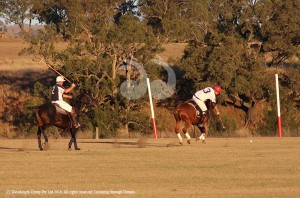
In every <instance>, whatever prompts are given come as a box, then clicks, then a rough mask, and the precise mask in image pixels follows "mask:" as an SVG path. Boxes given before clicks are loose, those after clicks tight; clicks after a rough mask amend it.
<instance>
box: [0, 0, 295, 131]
mask: <svg viewBox="0 0 300 198" xmlns="http://www.w3.org/2000/svg"><path fill="white" fill-rule="evenodd" d="M0 6H1V8H2V11H1V14H2V15H5V16H6V17H7V18H8V19H9V20H10V21H11V22H14V23H17V24H22V22H23V21H24V17H25V18H28V19H32V18H33V16H34V17H36V18H37V19H38V20H39V21H40V22H42V23H44V24H46V25H45V28H44V30H40V31H39V32H38V33H36V34H33V35H29V36H27V37H26V39H27V41H28V42H29V43H30V47H28V48H27V49H25V50H24V51H23V52H24V53H25V52H26V53H31V54H35V55H36V57H37V58H39V59H41V58H42V59H43V60H45V62H46V63H47V64H50V65H52V66H53V67H54V68H56V69H58V70H59V71H61V72H62V73H64V74H65V75H67V76H72V77H73V80H74V81H75V82H77V83H78V84H79V85H80V88H85V89H88V90H90V91H92V92H93V93H94V94H95V96H96V97H98V98H99V99H100V100H101V101H103V102H109V104H107V105H106V106H105V108H99V109H98V110H96V111H95V112H94V114H95V115H97V116H98V115H99V116H100V117H101V118H98V119H97V118H95V119H94V122H98V124H99V123H100V122H101V124H102V126H104V127H106V128H107V130H108V131H109V130H112V128H114V129H116V128H117V127H116V125H119V124H120V123H123V124H125V125H126V126H127V127H128V126H129V125H130V124H131V123H132V124H133V125H135V126H136V127H138V128H140V130H142V129H143V128H145V126H146V125H147V124H146V123H145V120H147V116H146V114H144V115H143V116H141V115H139V114H141V112H142V107H143V103H144V97H140V98H139V99H137V100H130V99H128V98H126V97H124V96H122V93H121V89H120V87H121V84H122V83H123V82H124V81H125V82H126V83H127V84H126V86H127V88H128V90H129V88H131V89H135V90H137V88H134V87H136V84H135V83H133V82H134V81H136V82H138V83H140V85H142V80H141V79H142V75H141V73H140V71H139V70H138V68H137V67H134V65H133V62H136V61H138V63H139V64H140V65H142V66H143V68H144V69H145V71H147V74H148V75H150V76H153V77H156V78H160V79H166V72H164V71H163V68H161V67H160V66H158V65H157V64H155V63H154V62H152V61H151V60H152V59H153V58H154V55H155V54H156V53H158V52H159V51H161V50H162V49H161V44H162V43H168V42H187V43H188V46H187V48H186V49H185V52H184V56H183V57H182V58H181V59H180V60H179V61H178V62H177V63H176V64H177V66H178V67H179V68H180V70H182V71H183V73H184V75H183V78H182V79H178V80H181V81H183V83H182V85H183V86H181V87H180V89H188V90H189V91H190V94H192V92H194V91H196V89H200V88H203V87H204V86H212V85H213V84H220V85H221V86H222V88H223V90H224V92H223V96H222V97H223V100H222V102H223V104H233V105H237V103H236V101H239V102H240V103H239V105H240V106H241V108H242V109H244V111H245V112H246V114H249V112H252V109H253V108H254V107H255V105H256V104H258V103H259V102H261V101H271V100H273V99H274V97H273V96H274V86H273V85H272V84H271V82H273V81H274V75H273V74H274V73H275V72H281V73H282V76H283V77H282V78H281V86H284V87H285V93H284V94H285V97H286V98H288V97H289V96H288V94H290V95H291V93H292V95H293V97H297V96H298V95H299V94H300V93H299V89H300V85H299V80H298V76H299V70H300V68H299V52H300V49H299V44H300V1H299V0H287V1H279V0H278V1H277V0H233V1H224V0H202V1H199V0H126V1H124V0H123V1H122V0H114V1H111V0H100V1H99V0H76V1H69V0H46V1H43V2H42V3H41V2H39V1H33V0H22V1H21V0H20V1H4V0H1V4H0ZM20 8H22V9H20ZM17 9H18V10H17ZM16 10H17V11H16ZM59 42H65V43H66V47H65V48H64V49H59V47H58V45H57V43H59ZM278 68H284V70H279V69H278ZM140 81H141V82H140ZM191 87H192V88H191ZM139 89H142V91H143V90H144V89H145V87H143V86H139ZM140 91H141V90H140ZM177 93H179V94H180V93H186V92H177ZM176 97H178V98H180V96H176ZM229 101H230V102H229ZM286 106H290V104H289V102H286ZM290 108H293V111H294V112H295V111H297V109H296V108H297V106H292V107H290ZM118 112H120V113H118ZM137 115H139V116H137ZM295 115H298V114H295ZM97 116H96V117H97ZM293 119H296V117H295V116H294V117H292V120H293ZM100 120H101V121H100ZM116 123H117V124H116ZM133 125H131V126H133ZM142 126H143V127H142Z"/></svg>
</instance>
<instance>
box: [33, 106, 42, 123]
mask: <svg viewBox="0 0 300 198" xmlns="http://www.w3.org/2000/svg"><path fill="white" fill-rule="evenodd" d="M34 118H35V121H36V123H37V125H38V126H43V124H44V123H43V120H42V118H41V116H40V114H39V109H37V110H35V113H34Z"/></svg>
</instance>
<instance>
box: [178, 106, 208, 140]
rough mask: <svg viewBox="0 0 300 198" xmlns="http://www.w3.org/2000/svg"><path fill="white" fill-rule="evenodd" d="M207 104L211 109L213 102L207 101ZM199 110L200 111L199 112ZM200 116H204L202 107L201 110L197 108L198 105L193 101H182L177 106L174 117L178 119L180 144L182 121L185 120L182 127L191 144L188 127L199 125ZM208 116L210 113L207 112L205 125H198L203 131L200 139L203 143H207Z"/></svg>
mask: <svg viewBox="0 0 300 198" xmlns="http://www.w3.org/2000/svg"><path fill="white" fill-rule="evenodd" d="M206 106H207V107H208V109H210V108H211V102H210V101H207V102H206ZM197 111H199V112H198V113H197ZM200 116H202V112H201V110H200V108H199V110H197V105H196V104H195V103H194V102H192V101H190V102H184V103H181V104H179V105H178V106H177V107H176V109H175V111H174V117H175V120H176V126H175V133H176V134H177V137H178V138H179V141H180V142H179V143H180V144H182V137H181V135H180V132H179V129H180V123H181V121H184V122H185V125H184V127H183V128H182V132H183V133H184V134H185V136H186V137H187V139H188V140H187V143H188V144H190V143H191V137H190V135H189V133H188V132H187V129H188V128H189V127H190V126H191V125H195V126H197V124H198V123H199V120H200ZM208 118H209V114H206V115H205V118H204V121H203V127H198V126H197V127H198V128H199V130H200V132H201V135H200V137H199V139H200V140H202V142H203V143H205V135H206V134H207V132H208V131H207V128H208V122H207V121H208Z"/></svg>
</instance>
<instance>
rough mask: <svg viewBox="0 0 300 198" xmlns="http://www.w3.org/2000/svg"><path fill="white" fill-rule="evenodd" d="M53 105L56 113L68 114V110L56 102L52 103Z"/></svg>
mask: <svg viewBox="0 0 300 198" xmlns="http://www.w3.org/2000/svg"><path fill="white" fill-rule="evenodd" d="M52 104H53V105H54V107H55V110H56V112H57V113H59V114H62V115H68V112H67V111H66V110H64V109H63V108H61V107H60V106H59V105H58V104H56V103H52Z"/></svg>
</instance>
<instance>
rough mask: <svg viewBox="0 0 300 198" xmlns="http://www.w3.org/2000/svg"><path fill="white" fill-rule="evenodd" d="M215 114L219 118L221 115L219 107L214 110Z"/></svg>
mask: <svg viewBox="0 0 300 198" xmlns="http://www.w3.org/2000/svg"><path fill="white" fill-rule="evenodd" d="M214 112H215V114H216V115H217V116H219V115H220V112H219V109H218V107H217V105H216V106H215V108H214Z"/></svg>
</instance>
